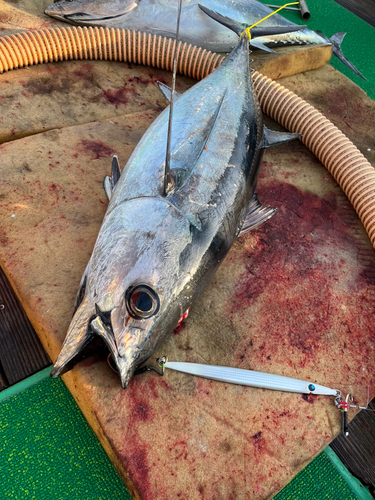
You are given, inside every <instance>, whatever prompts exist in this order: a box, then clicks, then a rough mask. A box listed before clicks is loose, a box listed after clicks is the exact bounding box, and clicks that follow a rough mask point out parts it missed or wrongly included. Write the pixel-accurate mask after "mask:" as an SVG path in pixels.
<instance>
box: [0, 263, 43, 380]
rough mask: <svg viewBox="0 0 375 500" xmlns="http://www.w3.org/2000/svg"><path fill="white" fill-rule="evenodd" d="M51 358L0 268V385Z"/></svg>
mask: <svg viewBox="0 0 375 500" xmlns="http://www.w3.org/2000/svg"><path fill="white" fill-rule="evenodd" d="M49 364H51V361H50V359H49V357H48V355H47V354H46V352H45V351H44V349H43V347H42V345H41V343H40V341H39V338H38V337H37V335H36V333H35V331H34V329H33V327H32V326H31V323H30V321H29V320H28V318H27V316H26V314H25V312H24V310H23V308H22V306H21V304H20V302H19V301H18V299H17V297H16V295H15V293H14V291H13V289H12V287H11V286H10V284H9V282H8V280H7V278H6V276H5V274H4V272H3V270H2V269H1V268H0V387H1V388H5V387H7V386H8V385H13V384H15V383H16V382H19V381H20V380H22V379H24V378H26V377H28V376H29V375H32V374H33V373H35V372H37V371H39V370H41V369H42V368H45V367H46V366H48V365H49Z"/></svg>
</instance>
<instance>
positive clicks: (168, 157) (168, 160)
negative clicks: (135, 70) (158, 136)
mask: <svg viewBox="0 0 375 500" xmlns="http://www.w3.org/2000/svg"><path fill="white" fill-rule="evenodd" d="M181 7H182V0H178V14H177V29H176V44H175V52H174V58H173V76H172V91H171V101H170V105H169V122H168V136H167V154H166V158H165V171H164V196H166V195H167V190H168V184H169V182H170V168H171V138H172V119H173V101H174V93H175V87H176V74H177V47H178V38H179V32H180V18H181Z"/></svg>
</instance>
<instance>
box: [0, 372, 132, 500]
mask: <svg viewBox="0 0 375 500" xmlns="http://www.w3.org/2000/svg"><path fill="white" fill-rule="evenodd" d="M50 371H51V369H50V368H49V369H47V372H46V371H45V370H44V371H43V372H40V374H38V376H39V378H42V377H41V374H42V375H46V376H47V377H48V375H49V372H50ZM30 379H33V380H35V378H33V377H30ZM30 379H27V381H25V382H24V383H22V382H21V383H20V384H17V385H15V386H12V387H11V388H10V389H11V394H12V393H14V392H15V391H16V390H17V389H21V390H22V388H23V387H24V385H25V384H27V383H28V380H30ZM36 380H37V378H36ZM8 391H9V389H7V390H5V391H3V392H2V393H0V398H1V399H4V397H6V396H7V395H9V393H8ZM8 498H9V499H10V498H11V499H13V500H24V499H25V500H26V499H27V500H32V499H33V500H34V499H35V500H60V499H61V500H62V499H69V500H76V499H77V500H78V499H79V500H120V499H121V500H130V499H131V497H130V495H129V493H128V492H127V490H126V488H125V486H124V484H123V483H122V481H121V479H120V478H119V476H118V475H117V472H116V470H115V469H114V467H113V465H112V464H111V462H110V461H109V459H108V457H107V455H106V454H105V452H104V450H103V448H102V447H101V445H100V444H99V441H98V440H97V438H96V436H95V435H94V433H93V432H92V430H91V429H90V427H89V426H88V424H87V423H86V420H85V419H84V417H83V416H82V414H81V412H80V410H79V408H78V406H77V405H76V403H75V401H74V400H73V398H72V396H71V395H70V393H69V391H68V390H67V389H66V387H65V385H64V384H63V382H62V381H61V380H60V379H57V380H53V379H50V378H45V379H44V380H41V381H39V382H38V383H36V384H35V385H33V386H31V387H29V388H27V389H25V390H23V391H22V392H18V393H16V394H15V395H13V396H12V397H10V398H8V399H5V400H3V401H2V402H0V499H1V500H6V499H8Z"/></svg>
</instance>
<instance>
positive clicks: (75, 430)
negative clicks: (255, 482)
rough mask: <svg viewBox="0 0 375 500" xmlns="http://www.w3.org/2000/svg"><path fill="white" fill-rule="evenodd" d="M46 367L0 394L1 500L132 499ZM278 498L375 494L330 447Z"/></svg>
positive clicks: (352, 498)
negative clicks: (355, 477) (367, 488)
mask: <svg viewBox="0 0 375 500" xmlns="http://www.w3.org/2000/svg"><path fill="white" fill-rule="evenodd" d="M49 372H50V369H47V370H43V372H40V373H39V374H36V375H34V376H33V377H30V378H29V379H27V380H26V381H24V382H21V383H20V384H17V385H15V386H13V387H11V388H10V389H7V390H5V391H3V392H2V393H0V441H1V445H0V478H1V479H0V499H1V500H6V499H10V498H12V499H13V500H29V499H30V500H31V499H35V500H60V499H61V500H62V499H69V500H120V499H121V500H130V499H131V497H130V495H129V493H128V491H127V490H126V488H125V486H124V485H123V483H122V482H121V480H120V478H119V476H118V475H117V472H116V471H115V469H114V467H113V466H112V464H111V463H110V461H109V459H108V457H107V456H106V454H105V453H104V451H103V449H102V447H101V445H100V444H99V442H98V440H97V439H96V437H95V435H94V433H93V432H92V430H91V429H90V427H89V426H88V425H87V423H86V421H85V419H84V418H83V416H82V414H81V412H80V410H79V408H78V406H77V405H76V403H75V401H74V399H73V398H72V396H71V394H70V393H69V391H68V390H67V388H66V387H65V386H64V384H63V382H62V381H61V380H60V379H50V378H46V377H48V375H49ZM33 383H34V385H32V384H33ZM332 457H333V458H332ZM275 498H276V499H277V500H299V499H300V500H302V499H306V498H308V499H309V500H318V499H319V500H320V499H330V500H343V499H345V500H368V499H371V498H372V497H371V495H370V494H369V493H368V491H367V490H366V489H365V488H364V487H363V486H362V485H361V484H360V483H359V481H357V480H356V479H354V478H353V477H352V476H351V475H350V474H349V472H348V471H347V470H346V469H345V467H344V466H343V465H342V463H341V462H340V460H339V459H338V458H337V456H336V455H335V454H334V453H333V451H332V450H330V448H327V450H326V452H324V453H321V454H320V455H319V456H318V457H317V458H315V460H313V461H312V462H311V463H310V464H309V465H308V466H307V467H305V469H303V470H302V471H301V472H300V473H299V474H298V475H297V476H296V477H295V478H294V479H293V480H292V481H291V482H290V483H289V484H288V485H287V486H286V487H285V488H284V489H283V490H282V491H281V492H280V493H278V495H277V496H276V497H275ZM155 500H156V499H155Z"/></svg>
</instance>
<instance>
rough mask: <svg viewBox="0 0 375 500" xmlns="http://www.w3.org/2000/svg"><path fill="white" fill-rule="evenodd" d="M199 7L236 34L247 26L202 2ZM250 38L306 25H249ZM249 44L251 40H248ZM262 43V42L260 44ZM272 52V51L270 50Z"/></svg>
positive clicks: (276, 33)
mask: <svg viewBox="0 0 375 500" xmlns="http://www.w3.org/2000/svg"><path fill="white" fill-rule="evenodd" d="M198 6H199V8H200V9H201V10H202V11H203V12H204V13H205V14H207V15H208V16H210V17H212V19H215V21H217V22H218V23H220V24H222V25H223V26H226V27H227V28H229V29H230V30H232V31H234V33H236V34H237V35H238V36H241V35H242V33H243V32H244V31H245V30H247V29H248V28H249V26H248V25H247V24H245V23H239V22H238V21H235V20H234V19H231V18H230V17H227V16H223V15H221V14H219V13H218V12H215V11H213V10H211V9H208V8H207V7H205V6H204V5H202V4H198ZM250 28H251V29H250V39H252V38H257V37H262V36H271V35H282V34H283V33H291V32H293V31H300V30H301V29H304V28H306V26H298V25H295V26H266V27H258V26H256V27H250ZM250 44H251V42H250ZM259 45H260V44H257V45H256V47H257V48H262V47H260V46H259ZM261 45H263V44H261ZM263 50H267V52H269V51H270V49H268V47H265V48H264V49H263ZM271 52H273V51H271Z"/></svg>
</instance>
